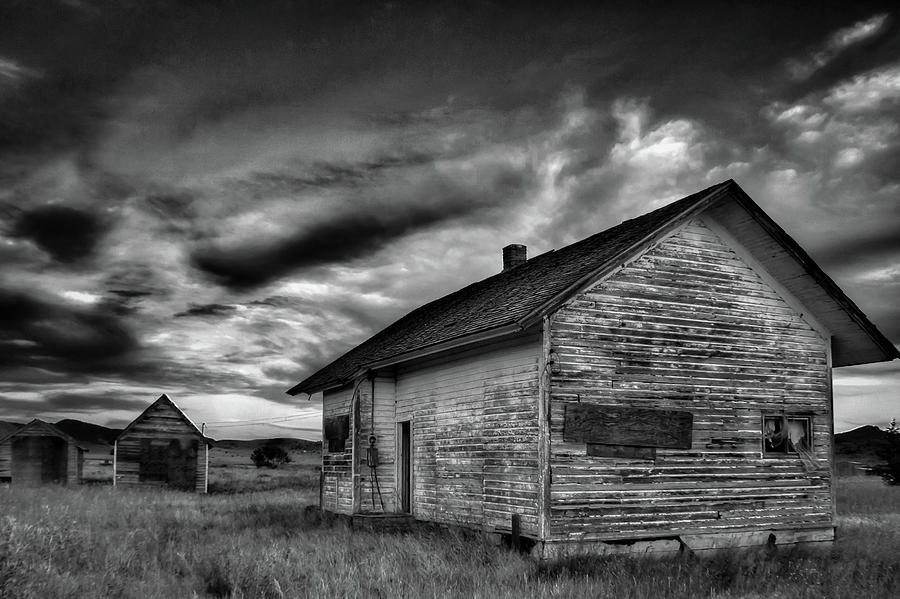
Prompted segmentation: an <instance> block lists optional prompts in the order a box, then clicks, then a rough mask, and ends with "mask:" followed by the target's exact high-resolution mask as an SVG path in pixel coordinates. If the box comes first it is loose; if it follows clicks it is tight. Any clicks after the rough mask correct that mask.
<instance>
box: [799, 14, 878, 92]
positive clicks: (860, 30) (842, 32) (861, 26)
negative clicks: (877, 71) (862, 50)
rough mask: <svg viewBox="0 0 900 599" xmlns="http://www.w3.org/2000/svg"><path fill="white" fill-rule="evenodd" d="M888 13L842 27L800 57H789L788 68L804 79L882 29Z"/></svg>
mask: <svg viewBox="0 0 900 599" xmlns="http://www.w3.org/2000/svg"><path fill="white" fill-rule="evenodd" d="M888 18H889V17H888V14H887V13H884V14H877V15H873V16H872V17H870V18H868V19H865V20H863V21H859V22H857V23H854V24H853V25H851V26H849V27H842V28H841V29H838V30H837V31H835V32H834V33H832V34H831V35H829V36H828V38H827V39H826V40H825V41H824V42H823V43H822V44H821V45H819V46H818V47H817V48H815V49H814V50H812V51H811V52H810V53H809V54H808V55H807V56H805V57H804V58H802V59H791V60H789V61H788V62H787V66H788V70H789V71H790V73H791V76H792V77H794V78H795V79H805V78H807V77H809V76H810V75H811V74H813V73H814V72H815V71H817V70H819V69H821V68H822V67H824V66H825V65H827V64H828V63H829V62H831V61H832V60H834V59H835V57H837V56H838V55H839V54H840V53H841V52H843V51H844V50H846V49H848V48H850V47H852V46H854V45H856V44H859V43H861V42H863V41H865V40H867V39H870V38H872V37H873V36H875V35H877V34H879V33H880V32H881V31H883V30H884V28H885V26H886V24H887V21H888Z"/></svg>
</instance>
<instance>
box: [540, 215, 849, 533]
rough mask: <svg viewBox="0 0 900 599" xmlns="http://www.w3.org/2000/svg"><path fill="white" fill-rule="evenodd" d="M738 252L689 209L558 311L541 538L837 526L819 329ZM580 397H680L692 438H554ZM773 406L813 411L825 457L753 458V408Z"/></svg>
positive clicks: (619, 400) (661, 403)
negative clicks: (667, 232)
mask: <svg viewBox="0 0 900 599" xmlns="http://www.w3.org/2000/svg"><path fill="white" fill-rule="evenodd" d="M736 250H737V251H736ZM740 251H741V249H740V248H732V247H730V246H729V245H727V244H726V243H725V242H724V241H723V240H722V239H720V238H719V237H718V236H717V235H716V234H715V233H713V232H712V231H711V230H710V229H709V228H708V227H706V226H705V225H704V224H702V223H701V222H699V221H692V222H691V223H688V224H687V225H686V226H684V227H683V228H682V229H680V230H679V231H678V232H676V233H675V234H674V235H673V236H671V237H669V238H668V239H666V240H664V241H662V242H661V243H660V244H659V245H658V246H657V247H655V248H653V249H651V250H649V251H648V252H647V253H646V254H644V255H643V256H642V257H640V258H638V259H637V260H635V261H634V262H632V263H630V264H628V265H624V266H623V268H622V269H621V270H619V271H618V272H617V273H615V274H613V275H611V276H610V277H609V278H608V279H606V280H605V281H602V282H601V283H599V284H597V285H595V286H593V287H592V288H589V289H588V290H586V291H584V292H583V293H580V294H578V295H577V296H576V297H574V298H573V300H571V301H570V302H568V303H567V304H566V305H564V306H563V307H562V308H561V309H560V310H559V311H558V312H557V313H556V314H555V315H554V316H553V317H552V320H551V334H550V342H551V345H552V346H553V348H554V349H555V350H556V352H557V353H558V355H559V362H560V369H561V370H560V372H559V374H554V375H553V376H552V381H551V384H550V415H551V425H550V454H551V457H550V460H551V472H550V477H551V483H550V506H549V508H550V509H549V510H548V511H549V514H550V515H549V518H550V523H549V535H548V538H550V539H559V540H563V539H566V540H579V539H580V540H592V539H604V538H607V539H609V538H622V537H629V536H631V537H639V536H647V535H648V534H653V533H654V532H659V533H660V534H663V533H665V534H671V533H672V532H673V531H701V532H702V531H710V532H714V531H718V530H734V529H739V528H746V527H754V528H760V527H768V528H803V527H822V528H824V527H827V526H830V525H831V524H832V494H831V479H830V474H829V471H828V469H827V466H828V465H829V460H830V455H831V442H832V441H831V438H830V430H831V417H832V416H831V413H830V407H829V377H830V369H829V368H830V365H829V364H828V356H827V341H826V340H825V339H824V338H823V337H822V336H821V335H820V334H818V333H817V332H816V331H815V330H814V329H813V328H812V327H811V326H810V324H809V323H808V322H807V321H805V320H804V319H803V318H802V317H801V315H800V314H798V312H797V311H796V310H795V309H792V308H791V306H790V305H788V303H787V302H786V301H785V300H784V298H782V297H781V296H779V295H778V294H777V293H776V292H775V291H774V290H773V289H772V288H771V287H770V286H769V285H767V284H766V283H765V282H764V280H763V279H762V278H760V276H758V275H757V273H755V272H754V271H753V270H752V269H751V268H750V267H749V266H748V265H747V264H746V263H745V262H744V261H743V260H742V259H741V258H740V255H739V254H740ZM578 402H581V403H588V404H592V405H597V406H604V405H606V406H624V407H634V408H651V409H673V410H688V411H690V412H692V413H693V415H694V421H693V432H692V444H691V448H690V449H672V448H668V449H667V448H658V449H656V452H655V459H652V460H647V459H622V458H611V457H594V456H589V455H587V451H586V446H585V444H584V443H567V442H565V441H564V440H563V433H564V430H563V427H564V419H565V408H566V406H567V405H571V404H572V403H578ZM782 411H785V412H787V413H797V414H805V415H811V416H812V417H813V450H814V458H815V459H816V460H818V462H819V465H824V466H825V468H819V469H816V470H814V471H808V470H807V469H806V468H805V467H804V464H802V463H801V460H800V459H799V457H797V456H783V457H774V458H763V457H762V439H761V436H762V433H761V420H762V414H763V413H770V412H771V413H781V412H782ZM723 439H724V440H726V441H728V442H727V443H725V442H723Z"/></svg>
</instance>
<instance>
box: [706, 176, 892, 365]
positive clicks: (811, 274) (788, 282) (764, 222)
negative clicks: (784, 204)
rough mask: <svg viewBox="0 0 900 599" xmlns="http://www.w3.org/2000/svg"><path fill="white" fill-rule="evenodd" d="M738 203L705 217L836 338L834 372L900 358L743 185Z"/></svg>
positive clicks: (735, 194) (716, 207)
mask: <svg viewBox="0 0 900 599" xmlns="http://www.w3.org/2000/svg"><path fill="white" fill-rule="evenodd" d="M729 192H730V195H731V197H732V198H733V199H734V200H735V201H734V202H715V203H714V204H712V205H710V206H709V207H708V208H707V209H706V212H705V214H707V215H709V216H710V217H711V218H713V219H714V220H715V221H716V222H717V223H719V225H721V226H722V227H723V228H725V229H726V230H727V232H728V233H729V234H730V235H731V236H732V237H733V238H734V239H735V240H736V241H737V242H738V243H740V244H741V246H743V248H744V249H745V250H746V251H747V252H749V253H750V255H751V256H752V257H753V258H754V259H755V260H756V261H757V262H759V263H760V264H761V265H762V267H763V268H765V269H766V271H767V273H768V274H769V275H770V276H771V277H773V278H774V279H775V280H776V281H777V282H778V283H779V284H781V285H782V286H783V287H784V288H785V289H786V290H787V291H788V292H789V293H790V294H792V295H793V296H794V297H795V298H796V299H797V300H798V301H799V302H800V303H801V304H802V305H803V306H805V307H806V308H807V309H808V310H809V311H810V312H811V314H812V316H813V317H814V318H815V319H816V320H817V321H818V322H819V323H821V324H822V326H823V327H824V328H825V329H827V330H828V332H829V333H830V334H831V350H832V365H833V366H851V365H855V364H869V363H872V362H885V361H889V360H893V359H895V358H900V352H898V350H897V348H896V347H895V346H894V344H893V343H891V341H890V340H889V339H887V337H885V336H884V335H883V334H882V333H881V331H879V330H878V329H877V328H876V327H875V325H874V324H873V323H872V322H871V321H870V320H869V319H868V317H866V315H865V314H864V313H863V311H862V310H860V309H859V307H858V306H857V305H856V304H855V303H854V302H853V300H851V299H850V298H849V297H847V295H846V294H845V293H844V292H843V290H841V288H840V287H838V285H837V284H836V283H835V282H834V281H833V280H832V279H831V277H829V276H828V275H827V274H825V272H824V271H823V270H822V269H821V268H820V267H819V266H818V265H817V264H816V263H815V261H814V260H813V259H812V258H811V257H810V256H809V254H807V253H806V251H804V250H803V248H801V247H800V245H799V244H798V243H797V242H796V241H794V239H793V238H792V237H791V236H790V235H788V234H787V233H786V232H785V231H784V229H782V228H781V227H780V226H779V225H778V224H777V223H776V222H775V221H773V220H772V219H771V218H770V217H769V216H768V215H767V214H766V213H765V212H763V210H762V208H760V207H759V206H758V205H757V204H756V202H754V201H753V200H752V199H751V198H750V197H749V196H748V195H747V194H746V193H744V191H743V190H742V189H741V188H740V187H739V186H738V185H737V184H734V185H732V186H730V189H729Z"/></svg>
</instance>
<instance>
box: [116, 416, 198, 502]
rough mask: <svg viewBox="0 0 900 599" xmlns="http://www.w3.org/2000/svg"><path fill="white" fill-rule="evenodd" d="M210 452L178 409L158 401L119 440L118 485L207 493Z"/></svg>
mask: <svg viewBox="0 0 900 599" xmlns="http://www.w3.org/2000/svg"><path fill="white" fill-rule="evenodd" d="M207 452H208V446H207V443H206V440H205V439H204V438H203V437H202V435H200V433H199V432H198V431H197V430H196V428H195V427H194V426H192V425H191V424H190V423H188V422H186V421H185V419H184V417H183V416H182V415H181V414H180V413H179V412H178V408H177V407H175V406H173V405H172V404H170V403H166V402H160V401H157V402H156V403H155V404H153V405H151V406H150V408H149V409H148V410H147V411H145V412H144V413H143V414H141V415H140V416H138V418H137V419H136V420H135V421H134V422H132V423H131V424H130V425H129V426H128V428H127V429H126V430H125V431H124V432H123V433H122V434H121V435H120V436H119V438H118V439H117V440H116V448H115V479H116V480H115V484H116V485H117V486H134V487H137V486H142V487H171V488H176V489H182V490H185V491H196V492H198V493H205V492H206V491H207V485H208V462H209V460H208V453H207Z"/></svg>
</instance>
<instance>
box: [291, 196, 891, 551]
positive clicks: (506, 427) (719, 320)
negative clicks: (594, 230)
mask: <svg viewBox="0 0 900 599" xmlns="http://www.w3.org/2000/svg"><path fill="white" fill-rule="evenodd" d="M503 262H504V268H503V271H502V272H501V273H499V274H496V275H494V276H492V277H489V278H487V279H485V280H482V281H480V282H477V283H474V284H472V285H469V286H468V287H465V288H464V289H461V290H459V291H457V292H455V293H452V294H450V295H448V296H446V297H443V298H440V299H438V300H435V301H433V302H431V303H429V304H427V305H425V306H422V307H421V308H419V309H417V310H414V311H413V312H411V313H410V314H408V315H407V316H405V317H403V318H401V319H400V320H398V321H397V322H395V323H394V324H392V325H390V326H389V327H387V328H386V329H384V330H382V331H381V332H379V333H378V334H376V335H375V336H373V337H371V338H370V339H368V340H367V341H365V342H363V343H362V344H360V345H359V346H357V347H355V348H354V349H351V350H350V351H349V352H347V353H345V354H344V355H342V356H341V357H339V358H338V359H337V360H335V361H334V362H332V363H331V364H329V365H327V366H325V367H324V368H322V369H321V370H319V371H318V372H316V373H314V374H313V375H312V376H310V377H308V378H307V379H305V380H304V381H302V382H301V383H299V384H298V385H296V386H295V387H293V388H292V389H290V390H289V391H288V392H289V393H291V394H297V393H301V392H304V393H314V392H318V391H321V392H323V411H324V414H323V436H324V441H323V458H322V472H323V485H322V492H321V501H322V508H323V509H325V510H328V511H332V512H339V513H344V514H359V513H363V512H374V513H402V514H409V515H410V516H411V517H413V518H415V519H418V520H426V521H432V522H440V523H447V524H461V525H465V526H470V527H474V528H479V529H483V530H487V531H494V532H497V533H505V534H509V533H512V532H513V529H514V528H515V529H519V530H520V532H521V535H522V536H523V537H527V538H529V539H530V540H531V541H533V543H534V549H533V551H534V553H535V554H536V555H538V556H541V557H552V556H559V555H565V554H569V553H573V552H580V551H588V552H609V551H619V550H622V549H623V548H627V549H629V550H632V551H657V550H659V551H677V550H680V549H683V548H685V547H687V548H690V549H692V550H704V549H709V548H714V547H722V546H742V545H752V544H761V543H776V544H785V543H787V544H792V543H799V542H814V541H824V542H829V541H831V540H832V539H833V538H834V522H835V520H834V514H835V502H834V486H833V465H834V460H833V418H832V414H833V411H832V382H831V381H832V378H831V370H832V368H833V367H837V366H845V365H851V364H864V363H870V362H879V361H886V360H892V359H894V358H897V357H900V354H898V351H897V349H896V348H895V347H894V345H893V344H892V343H891V342H890V341H889V340H888V339H886V338H885V337H884V335H882V334H881V333H880V332H879V331H878V330H877V329H876V328H875V326H874V325H873V324H872V323H871V322H870V321H869V320H868V319H867V318H866V316H865V314H863V313H862V312H861V311H860V310H859V308H858V307H857V306H856V305H855V304H854V303H853V302H852V301H851V300H850V299H849V298H848V297H847V296H846V295H845V294H844V293H843V291H841V290H840V289H839V288H838V286H837V285H836V284H835V283H834V282H833V281H832V280H831V279H830V278H829V277H828V276H827V275H826V274H825V273H824V272H823V271H822V270H821V269H820V268H819V267H818V266H817V265H816V264H815V263H814V262H813V260H812V259H811V258H810V257H809V256H808V255H807V254H806V252H805V251H803V249H802V248H800V246H799V245H798V244H797V243H796V242H795V241H794V240H793V239H792V238H791V237H790V236H788V235H787V233H785V232H784V230H783V229H782V228H781V227H779V226H778V225H777V224H776V223H775V222H773V221H772V219H771V218H770V217H769V216H768V215H766V214H765V213H764V212H763V210H762V209H761V208H760V207H759V206H758V205H757V204H756V203H755V202H753V200H751V199H750V198H749V197H748V196H747V194H746V193H744V191H743V190H742V189H741V188H740V187H739V186H738V185H737V184H736V183H735V182H734V181H726V182H724V183H721V184H719V185H715V186H713V187H710V188H709V189H705V190H703V191H701V192H698V193H696V194H693V195H691V196H688V197H686V198H683V199H681V200H679V201H677V202H674V203H672V204H669V205H667V206H664V207H662V208H660V209H658V210H655V211H653V212H650V213H648V214H645V215H644V216H641V217H639V218H636V219H633V220H629V221H626V222H623V223H621V224H619V225H617V226H615V227H612V228H611V229H608V230H606V231H603V232H601V233H598V234H596V235H593V236H591V237H588V238H586V239H584V240H582V241H579V242H577V243H574V244H572V245H569V246H567V247H564V248H562V249H559V250H556V251H550V252H547V253H544V254H541V255H539V256H537V257H535V258H532V259H526V257H525V248H524V247H522V246H507V248H504V260H503ZM370 447H371V448H375V449H376V450H377V451H376V452H373V451H371V450H370V449H369V448H370Z"/></svg>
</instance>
